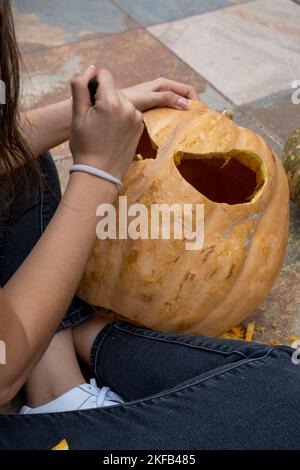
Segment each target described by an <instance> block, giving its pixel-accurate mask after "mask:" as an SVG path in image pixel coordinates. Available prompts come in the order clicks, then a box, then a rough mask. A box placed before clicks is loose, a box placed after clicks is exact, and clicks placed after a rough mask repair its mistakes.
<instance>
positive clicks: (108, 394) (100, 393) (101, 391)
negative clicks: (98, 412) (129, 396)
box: [90, 379, 120, 408]
mask: <svg viewBox="0 0 300 470" xmlns="http://www.w3.org/2000/svg"><path fill="white" fill-rule="evenodd" d="M90 386H91V387H92V388H93V390H94V392H95V393H96V394H97V398H96V405H97V408H101V407H102V406H103V404H104V402H105V400H106V398H107V399H108V400H109V401H112V402H115V403H116V404H117V403H120V401H119V400H118V397H117V395H116V394H115V393H114V392H112V391H111V390H110V389H109V387H102V388H99V387H98V385H97V382H96V380H95V379H91V380H90Z"/></svg>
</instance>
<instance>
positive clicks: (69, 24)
mask: <svg viewBox="0 0 300 470" xmlns="http://www.w3.org/2000/svg"><path fill="white" fill-rule="evenodd" d="M13 5H14V7H15V22H16V28H17V34H18V38H19V41H20V42H21V43H22V44H23V47H24V48H25V49H27V50H28V49H29V50H36V49H38V50H40V49H42V48H44V47H50V46H57V45H61V44H66V43H69V42H72V41H78V40H81V39H85V38H87V37H90V36H93V35H95V34H108V33H117V32H122V31H127V30H128V29H132V28H134V27H136V26H137V25H136V23H135V22H134V20H133V19H131V18H130V17H129V16H128V15H127V14H126V13H124V12H122V11H121V10H120V9H119V8H118V7H117V6H116V5H114V4H113V3H112V2H111V1H110V0H84V1H82V0H64V1H63V2H62V1H61V0H51V2H49V1H42V2H41V1H40V0H14V1H13Z"/></svg>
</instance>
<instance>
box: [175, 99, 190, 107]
mask: <svg viewBox="0 0 300 470" xmlns="http://www.w3.org/2000/svg"><path fill="white" fill-rule="evenodd" d="M177 105H178V106H179V107H180V108H182V109H187V108H188V106H189V102H188V100H186V99H185V98H179V99H178V101H177Z"/></svg>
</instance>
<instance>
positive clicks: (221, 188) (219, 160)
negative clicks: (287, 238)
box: [174, 150, 266, 204]
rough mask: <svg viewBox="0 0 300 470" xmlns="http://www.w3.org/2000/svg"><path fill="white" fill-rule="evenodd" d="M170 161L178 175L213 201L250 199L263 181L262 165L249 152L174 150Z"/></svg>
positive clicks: (263, 169) (258, 159)
mask: <svg viewBox="0 0 300 470" xmlns="http://www.w3.org/2000/svg"><path fill="white" fill-rule="evenodd" d="M174 162H175V164H176V166H177V169H178V171H179V173H180V174H181V176H182V177H183V178H184V179H185V180H186V181H187V182H188V183H189V184H191V185H192V186H193V187H194V188H195V189H196V190H197V191H198V192H199V193H201V194H203V195H204V196H205V197H207V198H208V199H210V200H211V201H214V202H219V203H226V204H245V203H249V202H253V201H254V199H255V198H256V197H257V195H258V192H259V190H260V188H261V187H262V186H263V185H264V183H265V173H266V169H265V165H264V163H263V162H262V160H261V159H260V158H259V157H258V156H257V155H256V154H254V153H252V152H247V151H241V150H232V151H230V152H228V153H226V154H224V153H222V154H209V155H193V154H187V153H182V152H177V153H176V154H175V155H174Z"/></svg>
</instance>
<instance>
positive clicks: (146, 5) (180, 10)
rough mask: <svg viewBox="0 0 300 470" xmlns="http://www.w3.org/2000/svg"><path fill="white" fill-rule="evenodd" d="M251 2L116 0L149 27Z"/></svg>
mask: <svg viewBox="0 0 300 470" xmlns="http://www.w3.org/2000/svg"><path fill="white" fill-rule="evenodd" d="M247 1H249V0H172V1H166V0H134V1H133V0H114V3H115V4H117V5H119V6H120V7H121V8H122V9H123V10H124V11H125V12H127V13H128V14H129V15H130V16H131V17H132V18H134V19H135V20H136V21H137V22H138V23H139V24H141V25H143V26H149V25H152V24H156V23H163V22H165V21H172V20H177V19H179V18H184V17H186V16H191V15H197V14H199V13H206V12H207V11H212V10H218V9H220V8H225V7H228V6H232V5H233V4H237V3H245V2H247Z"/></svg>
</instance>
